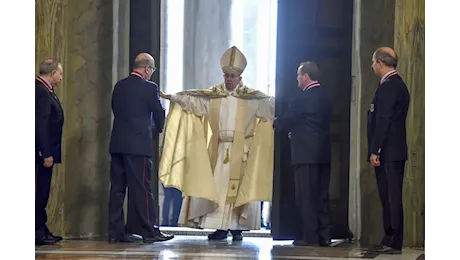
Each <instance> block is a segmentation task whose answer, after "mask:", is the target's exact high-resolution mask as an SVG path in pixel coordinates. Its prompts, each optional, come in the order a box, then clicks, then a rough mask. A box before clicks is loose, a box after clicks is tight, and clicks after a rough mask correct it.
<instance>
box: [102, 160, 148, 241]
mask: <svg viewBox="0 0 460 260" xmlns="http://www.w3.org/2000/svg"><path fill="white" fill-rule="evenodd" d="M111 157H112V161H111V165H110V182H111V187H110V199H109V236H111V237H121V236H123V235H125V234H126V230H127V229H129V232H130V233H133V234H138V235H141V236H143V237H144V238H146V237H153V236H154V235H155V234H156V232H157V231H156V228H155V227H154V224H155V222H156V218H157V216H156V214H155V210H154V201H153V194H152V190H151V187H150V178H151V169H152V159H151V157H148V156H137V155H127V154H112V155H111ZM126 188H128V212H129V216H128V224H127V226H129V227H127V228H125V221H124V213H123V202H124V199H125V194H126Z"/></svg>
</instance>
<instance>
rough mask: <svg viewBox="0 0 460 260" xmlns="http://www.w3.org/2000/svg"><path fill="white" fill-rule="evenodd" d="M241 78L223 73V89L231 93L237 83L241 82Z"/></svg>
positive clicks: (233, 74)
mask: <svg viewBox="0 0 460 260" xmlns="http://www.w3.org/2000/svg"><path fill="white" fill-rule="evenodd" d="M241 79H242V78H241V76H240V75H238V74H235V73H225V74H224V80H225V88H227V89H228V90H230V91H233V90H234V89H235V88H236V86H238V83H240V81H241Z"/></svg>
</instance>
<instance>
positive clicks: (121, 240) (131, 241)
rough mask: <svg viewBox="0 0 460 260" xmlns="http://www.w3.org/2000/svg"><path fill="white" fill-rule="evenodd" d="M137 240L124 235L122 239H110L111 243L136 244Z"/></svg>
mask: <svg viewBox="0 0 460 260" xmlns="http://www.w3.org/2000/svg"><path fill="white" fill-rule="evenodd" d="M134 242H136V240H135V239H134V238H133V237H132V236H128V235H124V236H121V237H109V243H110V244H115V243H134Z"/></svg>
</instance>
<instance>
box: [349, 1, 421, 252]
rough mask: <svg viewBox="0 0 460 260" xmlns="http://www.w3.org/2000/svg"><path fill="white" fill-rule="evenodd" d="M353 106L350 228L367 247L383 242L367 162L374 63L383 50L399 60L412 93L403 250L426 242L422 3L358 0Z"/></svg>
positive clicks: (373, 182)
mask: <svg viewBox="0 0 460 260" xmlns="http://www.w3.org/2000/svg"><path fill="white" fill-rule="evenodd" d="M354 15H355V19H354V39H353V46H354V47H353V55H354V56H353V78H354V82H353V91H352V106H351V118H350V119H351V140H352V141H351V153H350V154H351V156H350V191H351V192H350V227H351V228H352V232H354V233H355V235H356V236H357V237H356V238H358V239H360V240H361V243H363V244H378V243H380V241H381V239H382V237H383V223H382V222H383V221H382V209H381V205H380V200H379V196H378V191H377V184H376V179H375V174H374V171H373V168H372V167H370V165H369V163H368V162H367V161H366V160H367V131H366V117H367V111H368V108H369V105H370V103H371V100H372V97H373V95H374V93H375V90H376V89H377V87H378V80H379V79H378V78H377V77H376V76H375V75H374V73H373V71H372V69H371V65H372V61H371V57H372V53H373V52H374V50H375V49H376V48H378V47H381V46H390V47H394V48H395V50H396V51H397V52H398V54H399V64H400V65H399V67H398V71H399V72H400V74H401V75H402V77H403V78H404V80H405V81H406V84H407V86H408V88H409V90H410V91H411V95H412V97H411V98H412V100H411V107H410V110H409V115H408V119H407V125H408V128H407V136H408V145H409V161H408V163H407V165H406V177H405V180H404V191H403V201H404V210H405V238H404V245H405V246H409V247H417V246H423V239H424V216H423V215H424V174H425V173H424V3H423V2H422V3H420V1H418V0H413V1H404V0H390V1H379V0H373V1H367V0H366V1H364V0H355V14H354Z"/></svg>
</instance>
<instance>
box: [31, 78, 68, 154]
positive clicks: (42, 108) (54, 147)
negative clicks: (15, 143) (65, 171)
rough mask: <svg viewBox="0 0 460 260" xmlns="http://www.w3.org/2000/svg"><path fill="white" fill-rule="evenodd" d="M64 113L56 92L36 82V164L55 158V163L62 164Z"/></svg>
mask: <svg viewBox="0 0 460 260" xmlns="http://www.w3.org/2000/svg"><path fill="white" fill-rule="evenodd" d="M63 125H64V113H63V110H62V106H61V102H59V99H58V97H57V96H56V94H55V93H54V92H51V91H49V90H48V89H47V88H46V87H45V85H43V83H41V82H40V81H39V80H35V163H42V162H43V158H47V157H50V156H53V159H54V163H61V162H62V158H61V156H62V154H61V142H62V126H63Z"/></svg>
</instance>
